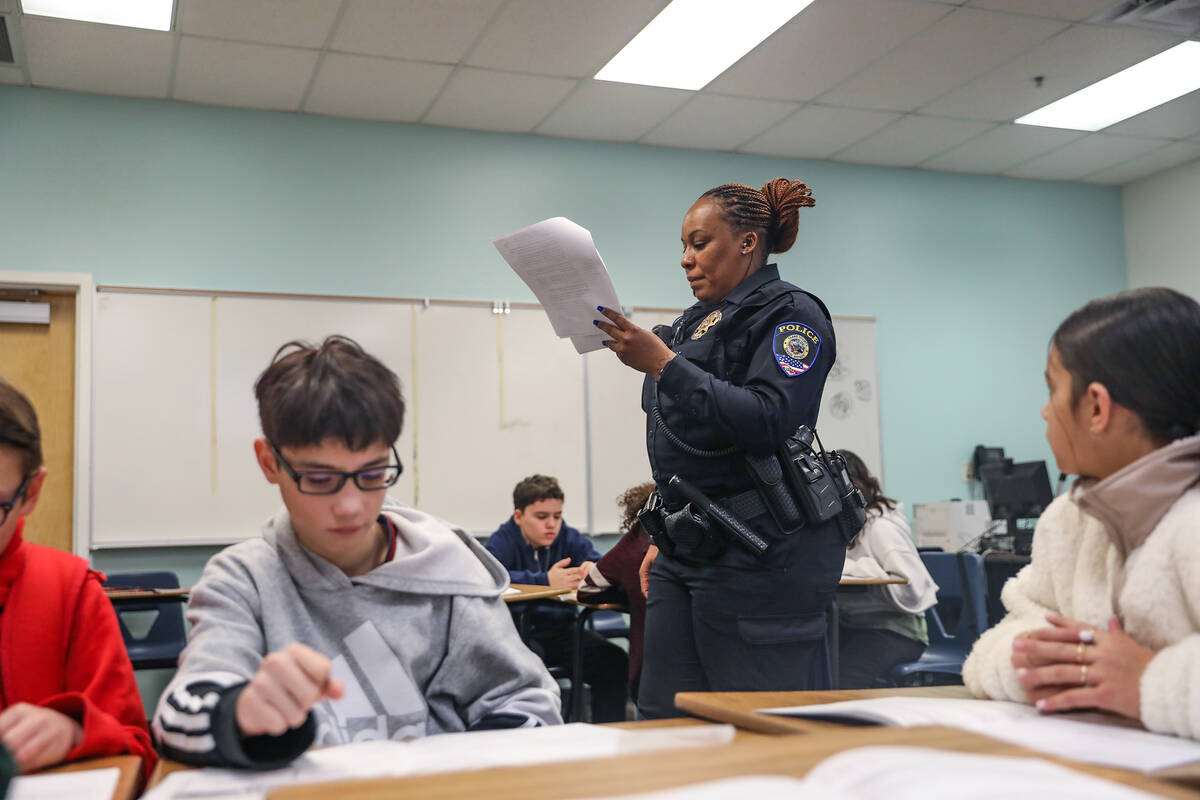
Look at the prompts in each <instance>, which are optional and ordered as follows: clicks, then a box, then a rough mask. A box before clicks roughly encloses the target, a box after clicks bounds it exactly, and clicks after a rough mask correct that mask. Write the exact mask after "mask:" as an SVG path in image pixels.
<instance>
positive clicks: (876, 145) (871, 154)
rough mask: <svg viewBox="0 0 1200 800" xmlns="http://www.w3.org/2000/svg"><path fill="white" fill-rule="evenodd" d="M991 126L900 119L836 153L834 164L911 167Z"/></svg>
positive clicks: (913, 116) (937, 120)
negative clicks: (850, 162) (853, 163)
mask: <svg viewBox="0 0 1200 800" xmlns="http://www.w3.org/2000/svg"><path fill="white" fill-rule="evenodd" d="M990 127H992V125H991V123H989V122H968V121H967V120H961V119H943V118H940V117H922V116H918V115H916V114H912V115H909V116H907V117H903V118H901V119H900V120H899V121H897V122H895V123H894V124H892V125H889V126H887V127H886V128H884V129H883V130H881V131H879V132H878V133H876V134H875V135H873V136H870V137H868V138H866V139H864V140H862V141H861V142H858V143H857V144H853V145H851V146H850V147H847V148H846V149H845V150H841V151H839V152H838V153H837V154H836V155H835V156H834V158H835V159H836V160H838V161H853V162H855V163H859V164H882V165H885V166H890V167H912V166H916V165H917V164H920V163H921V162H922V161H926V160H928V159H930V158H932V157H933V156H935V155H938V154H939V153H942V152H944V151H946V150H949V149H950V148H951V147H954V146H955V145H958V144H961V143H962V142H965V141H966V140H967V139H970V138H972V137H974V136H978V135H979V134H981V133H983V132H984V131H986V130H987V129H988V128H990Z"/></svg>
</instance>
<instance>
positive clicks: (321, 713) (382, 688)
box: [153, 336, 562, 768]
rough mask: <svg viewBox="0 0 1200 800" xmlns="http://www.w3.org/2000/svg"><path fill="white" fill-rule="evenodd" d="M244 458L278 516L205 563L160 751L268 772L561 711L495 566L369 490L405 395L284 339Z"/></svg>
mask: <svg viewBox="0 0 1200 800" xmlns="http://www.w3.org/2000/svg"><path fill="white" fill-rule="evenodd" d="M255 393H256V395H257V397H258V405H259V416H260V419H261V422H262V428H263V433H264V437H263V438H261V439H258V440H257V441H256V442H255V443H254V450H255V454H256V457H257V460H258V464H259V467H260V468H261V469H262V471H263V474H264V476H266V478H267V480H268V481H269V482H270V483H273V484H276V485H278V486H279V491H280V494H281V496H282V498H283V503H284V506H285V508H284V509H283V510H281V511H280V512H279V513H278V514H276V515H275V517H273V518H272V519H271V520H269V521H268V522H267V524H266V525H265V526H264V528H263V531H262V536H261V537H260V538H256V539H251V540H249V541H245V542H242V543H241V544H237V545H234V546H232V547H229V548H227V549H225V550H224V551H222V552H221V553H219V554H217V555H216V556H214V557H213V559H212V560H211V561H210V562H209V563H208V566H207V567H206V568H205V570H204V575H203V577H202V578H201V579H200V582H199V583H198V584H197V585H196V587H195V588H194V589H193V590H192V593H191V601H190V602H189V604H188V618H189V619H190V621H191V623H192V633H191V640H190V642H189V644H188V647H187V649H186V650H184V652H183V654H182V655H181V656H180V663H179V671H178V673H177V674H176V676H175V678H174V679H173V680H172V681H171V683H170V684H169V685H168V686H167V688H166V690H165V691H164V693H163V695H162V698H161V699H160V701H159V704H158V709H157V711H156V713H155V716H154V724H153V729H154V734H155V738H156V739H157V741H158V744H159V747H160V748H161V749H162V751H163V753H164V754H166V755H167V756H168V757H170V758H173V759H176V760H179V761H184V762H187V763H192V764H217V765H225V766H240V767H255V768H274V767H279V766H282V765H285V764H287V763H288V762H290V761H291V760H292V759H294V758H295V757H296V756H298V755H299V754H301V753H302V752H304V751H305V750H306V749H307V748H308V747H310V746H312V745H314V744H316V745H329V744H339V743H345V742H353V741H364V740H368V739H405V738H410V737H414V736H424V735H427V734H435V733H444V732H451V731H463V730H478V729H488V728H506V727H530V726H536V725H548V724H557V723H560V722H561V721H562V717H561V712H560V708H561V702H560V698H559V692H558V686H557V684H556V683H555V682H554V680H553V679H552V678H551V677H550V675H549V674H548V673H547V672H546V669H545V667H544V666H543V665H542V663H541V662H540V661H539V660H538V658H537V657H536V656H535V655H534V654H533V653H532V652H530V650H529V649H528V648H527V647H525V645H524V644H523V643H522V642H521V641H520V639H519V638H518V636H517V633H516V631H515V629H514V628H513V625H512V621H511V620H510V618H509V614H508V611H507V609H506V608H505V606H504V602H503V600H502V593H503V591H504V589H505V587H506V586H507V585H508V573H507V572H506V570H505V569H504V568H503V567H502V566H500V564H498V563H497V562H496V560H495V559H494V558H492V557H491V555H489V554H488V553H487V551H486V550H484V549H483V547H482V546H480V545H479V544H478V543H477V542H476V541H475V540H474V538H473V537H471V536H470V535H469V534H467V533H465V532H464V531H462V530H461V529H459V528H455V527H452V526H450V525H448V524H447V523H445V522H442V521H441V520H438V519H436V518H434V517H431V516H430V515H428V514H425V513H422V512H420V511H417V510H416V509H412V508H408V507H406V506H404V505H402V504H400V503H398V502H396V501H394V500H391V499H388V498H387V497H386V490H387V488H388V487H389V486H392V485H393V484H395V482H396V480H397V479H398V478H399V477H400V472H401V466H400V462H399V458H398V455H397V453H396V451H395V448H394V447H393V446H392V444H391V443H392V442H394V441H395V440H396V439H397V438H398V437H399V435H400V427H401V424H402V420H403V415H404V400H403V398H402V397H401V394H400V385H399V381H398V380H397V378H396V376H395V374H394V373H392V372H391V371H390V370H389V369H388V368H387V367H386V366H384V365H383V364H382V363H381V362H379V361H378V360H377V359H375V358H374V357H372V356H370V355H368V354H367V353H365V352H364V351H363V350H362V349H361V348H360V347H359V346H358V345H357V344H356V343H354V342H353V341H351V340H349V339H346V338H344V337H340V336H333V337H330V338H328V339H326V340H325V341H324V342H323V343H322V344H321V346H320V347H319V348H318V347H312V346H310V345H307V344H304V343H301V342H289V343H288V344H286V345H284V346H283V347H282V348H280V350H279V351H278V352H277V353H276V355H275V358H274V359H273V361H272V363H271V365H270V366H269V367H268V368H267V370H266V371H265V372H263V374H262V375H261V376H260V377H259V379H258V381H257V383H256V384H255Z"/></svg>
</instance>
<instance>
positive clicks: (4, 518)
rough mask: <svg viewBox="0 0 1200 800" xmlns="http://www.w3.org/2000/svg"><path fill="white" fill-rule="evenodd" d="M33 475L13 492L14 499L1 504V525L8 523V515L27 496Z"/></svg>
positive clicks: (27, 476)
mask: <svg viewBox="0 0 1200 800" xmlns="http://www.w3.org/2000/svg"><path fill="white" fill-rule="evenodd" d="M32 477H33V476H32V475H26V476H25V480H23V481H21V485H20V486H18V487H17V490H16V491H15V492H13V496H12V499H11V500H9V501H8V502H5V503H0V525H3V524H4V523H6V522H8V515H9V513H10V512H12V510H13V508H14V507H15V506H16V505H17V503H19V502H21V498H22V497H23V496H24V494H25V490H26V489H28V488H29V480H30V478H32Z"/></svg>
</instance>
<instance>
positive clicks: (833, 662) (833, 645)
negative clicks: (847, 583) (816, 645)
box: [825, 597, 842, 689]
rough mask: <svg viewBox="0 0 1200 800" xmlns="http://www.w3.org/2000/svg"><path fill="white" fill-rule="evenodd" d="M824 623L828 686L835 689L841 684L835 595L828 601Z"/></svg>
mask: <svg viewBox="0 0 1200 800" xmlns="http://www.w3.org/2000/svg"><path fill="white" fill-rule="evenodd" d="M825 616H826V620H825V624H826V625H827V626H828V629H827V633H826V636H825V641H826V642H828V644H829V682H830V684H832V685H831V686H829V687H828V688H830V689H837V688H840V687H841V685H842V681H841V675H840V674H839V673H840V670H841V664H840V663H839V658H838V652H839V648H840V646H841V642H840V641H839V639H840V637H841V634H840V630H839V628H838V605H837V597H834V598H833V599H832V600H830V601H829V608H828V609H827V610H826V613H825Z"/></svg>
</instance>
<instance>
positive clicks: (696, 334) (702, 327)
mask: <svg viewBox="0 0 1200 800" xmlns="http://www.w3.org/2000/svg"><path fill="white" fill-rule="evenodd" d="M720 321H721V312H720V311H714V312H712V313H711V314H709V315H708V316H707V317H705V318H704V320H703V321H702V322H701V323H700V324H699V325H697V326H696V330H695V331H693V332H692V339H693V341H694V340H696V339H699V338H700V337H701V336H703V335H704V334H706V333H708V329H709V328H711V327H712V326H713V325H716V324H717V323H718V322H720Z"/></svg>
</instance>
